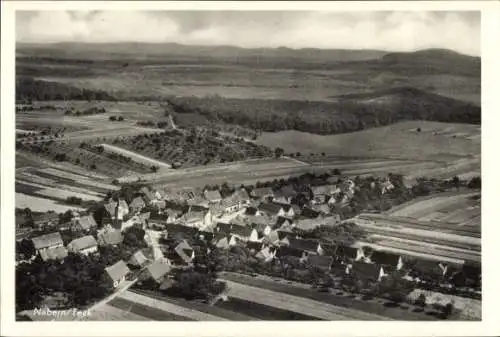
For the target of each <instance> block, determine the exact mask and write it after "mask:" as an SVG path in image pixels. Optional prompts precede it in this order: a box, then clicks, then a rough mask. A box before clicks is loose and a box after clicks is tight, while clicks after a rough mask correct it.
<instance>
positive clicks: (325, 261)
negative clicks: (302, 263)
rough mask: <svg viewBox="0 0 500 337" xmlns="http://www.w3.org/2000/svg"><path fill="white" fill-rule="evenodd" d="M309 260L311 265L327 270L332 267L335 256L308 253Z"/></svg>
mask: <svg viewBox="0 0 500 337" xmlns="http://www.w3.org/2000/svg"><path fill="white" fill-rule="evenodd" d="M307 262H308V263H309V265H310V266H311V267H314V268H317V269H319V270H321V271H323V272H327V271H330V270H331V268H332V264H333V257H332V256H326V255H308V256H307Z"/></svg>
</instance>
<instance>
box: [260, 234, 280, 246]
mask: <svg viewBox="0 0 500 337" xmlns="http://www.w3.org/2000/svg"><path fill="white" fill-rule="evenodd" d="M278 240H280V237H279V235H278V232H276V231H271V233H269V234H268V235H266V236H265V237H264V239H263V240H262V242H266V243H269V244H273V243H275V242H276V241H278Z"/></svg>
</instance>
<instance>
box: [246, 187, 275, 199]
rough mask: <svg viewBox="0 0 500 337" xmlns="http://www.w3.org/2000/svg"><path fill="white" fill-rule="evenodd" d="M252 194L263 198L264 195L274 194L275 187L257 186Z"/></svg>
mask: <svg viewBox="0 0 500 337" xmlns="http://www.w3.org/2000/svg"><path fill="white" fill-rule="evenodd" d="M251 194H252V195H253V196H254V197H258V198H262V197H266V196H271V195H274V192H273V189H272V188H271V187H259V188H255V189H254V190H253V191H252V192H251Z"/></svg>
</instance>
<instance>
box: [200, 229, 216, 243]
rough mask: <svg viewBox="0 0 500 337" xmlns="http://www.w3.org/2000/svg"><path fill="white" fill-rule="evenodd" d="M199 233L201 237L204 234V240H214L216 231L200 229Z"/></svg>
mask: <svg viewBox="0 0 500 337" xmlns="http://www.w3.org/2000/svg"><path fill="white" fill-rule="evenodd" d="M198 234H199V236H200V237H201V236H202V235H203V240H206V241H212V239H213V238H214V233H211V232H207V231H199V232H198Z"/></svg>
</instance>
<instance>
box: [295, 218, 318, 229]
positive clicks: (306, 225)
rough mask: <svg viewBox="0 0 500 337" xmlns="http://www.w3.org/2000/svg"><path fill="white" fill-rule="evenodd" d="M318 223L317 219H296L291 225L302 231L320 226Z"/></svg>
mask: <svg viewBox="0 0 500 337" xmlns="http://www.w3.org/2000/svg"><path fill="white" fill-rule="evenodd" d="M320 224H321V223H320V222H319V221H318V220H317V219H298V220H295V222H294V224H293V227H295V228H297V229H300V230H303V231H312V230H313V229H315V228H316V227H318V226H320Z"/></svg>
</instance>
